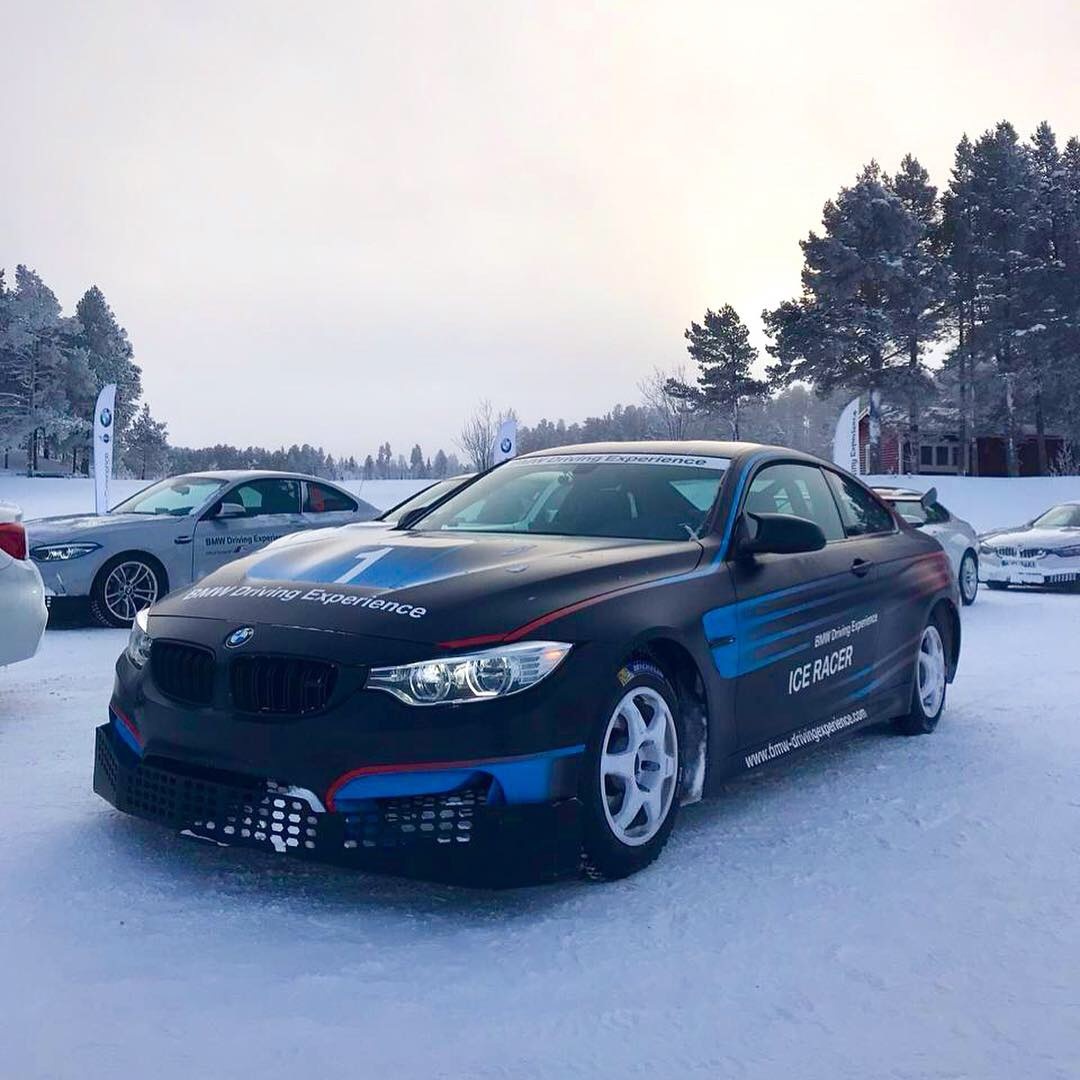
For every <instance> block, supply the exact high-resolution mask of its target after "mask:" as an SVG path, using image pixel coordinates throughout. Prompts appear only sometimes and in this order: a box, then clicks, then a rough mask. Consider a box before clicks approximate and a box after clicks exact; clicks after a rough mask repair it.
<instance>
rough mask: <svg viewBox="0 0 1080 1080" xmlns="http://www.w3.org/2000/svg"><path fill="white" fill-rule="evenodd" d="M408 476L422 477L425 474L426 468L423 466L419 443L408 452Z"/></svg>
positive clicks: (422, 453)
mask: <svg viewBox="0 0 1080 1080" xmlns="http://www.w3.org/2000/svg"><path fill="white" fill-rule="evenodd" d="M409 476H411V477H413V478H414V479H423V478H425V477H426V476H427V469H425V468H424V452H423V450H421V449H420V444H419V443H416V444H415V445H414V446H413V448H412V451H411V452H410V454H409Z"/></svg>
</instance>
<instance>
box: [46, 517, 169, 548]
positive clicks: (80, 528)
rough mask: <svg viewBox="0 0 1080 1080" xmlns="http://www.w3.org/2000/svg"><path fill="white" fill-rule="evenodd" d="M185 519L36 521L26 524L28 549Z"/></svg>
mask: <svg viewBox="0 0 1080 1080" xmlns="http://www.w3.org/2000/svg"><path fill="white" fill-rule="evenodd" d="M186 520H187V519H186V518H181V517H170V516H168V515H160V516H155V515H152V514H67V515H63V516H61V517H46V518H35V519H34V520H33V521H28V522H26V532H27V535H28V536H29V538H30V545H31V546H32V547H33V546H36V545H38V544H48V543H53V542H60V543H62V542H64V541H66V540H81V539H91V540H92V539H93V538H94V536H95V534H97V533H101V532H104V531H106V530H112V529H123V528H125V527H131V526H137V527H139V528H145V527H146V526H147V525H152V526H164V525H166V524H171V525H173V526H174V527H176V526H178V525H179V524H181V523H182V522H185V521H186Z"/></svg>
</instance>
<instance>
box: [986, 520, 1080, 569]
mask: <svg viewBox="0 0 1080 1080" xmlns="http://www.w3.org/2000/svg"><path fill="white" fill-rule="evenodd" d="M979 552H980V554H981V557H982V563H983V581H985V582H986V584H987V585H989V586H990V588H991V589H1007V588H1008V587H1009V586H1010V585H1075V584H1076V582H1078V581H1080V502H1068V503H1061V504H1060V505H1058V506H1052V507H1051V508H1050V509H1049V510H1047V511H1046V513H1045V514H1040V515H1039V516H1038V517H1037V518H1035V520H1034V521H1029V522H1028V523H1027V524H1026V525H1021V526H1019V527H1018V528H1015V529H999V530H998V531H997V532H990V533H985V534H984V535H983V536H981V537H979Z"/></svg>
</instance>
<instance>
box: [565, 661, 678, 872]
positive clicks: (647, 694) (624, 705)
mask: <svg viewBox="0 0 1080 1080" xmlns="http://www.w3.org/2000/svg"><path fill="white" fill-rule="evenodd" d="M626 674H630V676H631V677H630V678H629V679H628V680H627V681H626V682H625V684H623V685H619V686H618V689H617V690H616V691H615V693H613V694H612V697H611V699H610V700H609V702H608V704H607V706H606V708H605V709H604V712H603V714H602V715H601V717H600V719H599V720H598V722H597V724H596V727H595V729H594V731H593V734H592V736H591V738H590V739H589V743H588V746H587V748H586V751H585V757H584V761H583V763H582V774H581V781H580V788H579V798H580V800H581V806H582V868H583V869H584V871H585V873H586V875H587V876H588V877H591V878H595V879H600V880H606V881H614V880H616V879H618V878H624V877H627V876H629V875H630V874H635V873H637V872H638V871H639V870H643V869H644V868H645V867H646V866H648V865H649V864H650V863H651V862H653V861H654V860H655V859H656V857H657V856H658V855H659V854H660V852H661V851H662V850H663V847H664V845H665V844H666V843H667V839H668V837H669V836H670V835H671V830H672V828H673V827H674V825H675V818H676V816H677V813H678V809H679V788H680V782H681V777H682V758H681V754H680V748H681V745H682V742H683V729H682V724H681V721H680V719H679V699H678V696H677V695H676V693H675V690H674V689H673V687H672V686H671V684H670V683H669V682H668V681H667V679H666V678H665V677H664V675H663V673H662V672H661V671H660V670H659V669H658V668H655V667H653V666H652V665H651V664H645V663H641V664H637V665H630V667H628V668H623V669H622V671H621V672H620V675H622V676H623V677H625V675H626Z"/></svg>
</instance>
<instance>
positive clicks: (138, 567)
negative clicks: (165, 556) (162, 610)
mask: <svg viewBox="0 0 1080 1080" xmlns="http://www.w3.org/2000/svg"><path fill="white" fill-rule="evenodd" d="M164 595H165V572H164V571H163V570H162V569H161V566H160V565H159V564H158V563H157V561H156V560H154V559H152V558H150V557H149V556H147V555H117V556H116V557H115V558H112V559H110V560H109V561H108V562H107V563H106V564H105V565H104V566H103V567H102V568H101V569H100V570H99V571H98V575H97V577H96V578H94V586H93V588H92V589H91V590H90V614H91V615H92V616H93V617H94V620H95V622H97V623H99V624H100V625H101V626H112V627H116V628H118V629H120V628H125V627H129V626H131V624H132V622H133V621H134V619H135V616H136V615H137V614H138V613H139V612H140V611H142V609H143V608H148V607H150V605H151V604H153V603H155V602H156V601H157V600H158V599H160V598H161V597H162V596H164Z"/></svg>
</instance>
